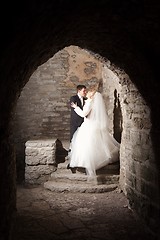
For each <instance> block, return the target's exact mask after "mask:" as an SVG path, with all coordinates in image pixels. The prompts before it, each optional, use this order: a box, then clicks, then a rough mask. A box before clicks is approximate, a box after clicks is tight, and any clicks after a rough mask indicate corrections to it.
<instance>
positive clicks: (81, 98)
mask: <svg viewBox="0 0 160 240" xmlns="http://www.w3.org/2000/svg"><path fill="white" fill-rule="evenodd" d="M78 97H79V99H80V100H81V104H82V106H83V97H81V95H80V94H78Z"/></svg>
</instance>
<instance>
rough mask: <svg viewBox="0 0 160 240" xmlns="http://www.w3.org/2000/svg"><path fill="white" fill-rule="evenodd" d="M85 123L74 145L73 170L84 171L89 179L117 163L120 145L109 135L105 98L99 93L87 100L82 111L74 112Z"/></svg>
mask: <svg viewBox="0 0 160 240" xmlns="http://www.w3.org/2000/svg"><path fill="white" fill-rule="evenodd" d="M75 111H76V112H77V114H79V115H81V116H83V117H84V122H83V123H82V125H81V126H80V127H79V128H78V129H77V131H76V132H75V133H74V135H73V138H72V141H71V146H70V148H71V152H70V167H83V168H85V169H86V173H87V174H88V175H95V174H96V170H98V169H100V168H102V167H104V166H105V165H107V164H109V163H112V162H115V161H117V160H118V155H119V146H120V145H119V143H118V142H117V141H116V140H115V139H114V138H113V137H112V136H111V135H110V133H109V131H108V121H107V113H106V109H105V104H104V100H103V97H102V95H101V94H100V93H99V92H96V93H95V95H94V97H93V99H92V100H90V99H88V100H86V103H85V105H84V108H83V110H81V109H80V108H79V107H76V108H75Z"/></svg>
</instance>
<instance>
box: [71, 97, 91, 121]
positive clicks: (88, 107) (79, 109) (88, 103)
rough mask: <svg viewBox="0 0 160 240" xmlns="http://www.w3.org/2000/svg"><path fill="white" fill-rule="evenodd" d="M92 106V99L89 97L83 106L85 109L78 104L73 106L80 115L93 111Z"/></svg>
mask: <svg viewBox="0 0 160 240" xmlns="http://www.w3.org/2000/svg"><path fill="white" fill-rule="evenodd" d="M91 106H92V100H91V99H87V100H86V103H85V105H84V107H83V110H82V109H81V108H80V107H78V106H76V105H74V106H73V105H72V107H74V111H75V112H76V113H77V114H78V115H79V116H80V117H86V116H87V115H88V114H89V112H90V111H91Z"/></svg>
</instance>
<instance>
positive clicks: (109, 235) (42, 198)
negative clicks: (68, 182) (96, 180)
mask: <svg viewBox="0 0 160 240" xmlns="http://www.w3.org/2000/svg"><path fill="white" fill-rule="evenodd" d="M13 239H14V240H42V239H43V240H51V239H63V240H64V239H77V240H80V239H105V240H106V239H109V240H116V239H117V240H118V239H123V240H132V239H134V240H135V239H136V240H141V239H145V240H151V236H150V234H149V233H147V232H146V231H145V228H144V226H143V224H142V223H141V222H140V221H139V220H138V218H137V217H136V216H135V214H133V212H132V211H131V210H130V208H129V206H128V200H127V199H126V197H125V196H124V194H123V193H120V192H119V191H118V189H116V190H114V191H111V192H106V193H71V192H61V193H55V192H51V191H49V190H46V189H44V188H43V187H42V186H18V187H17V219H16V221H15V226H14V238H13Z"/></svg>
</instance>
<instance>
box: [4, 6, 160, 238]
mask: <svg viewBox="0 0 160 240" xmlns="http://www.w3.org/2000/svg"><path fill="white" fill-rule="evenodd" d="M23 4H24V6H23V7H22V5H19V4H18V5H16V2H14V6H11V7H12V9H11V8H10V10H12V11H10V12H9V13H10V21H12V27H13V28H12V30H11V31H10V32H8V34H7V35H6V34H4V36H5V37H6V39H5V41H3V43H2V44H3V49H2V52H1V59H0V65H1V69H2V71H1V76H2V78H1V82H0V84H1V88H0V89H1V93H2V94H1V102H0V115H1V122H0V127H1V150H2V151H1V160H2V161H1V162H2V164H1V169H0V171H1V172H0V173H1V174H0V175H1V177H2V179H3V181H1V183H3V184H2V185H3V187H2V188H1V189H2V190H1V196H3V199H2V200H1V206H2V209H3V211H2V212H3V216H2V219H4V224H3V226H4V228H5V229H3V231H2V232H6V234H7V232H8V229H7V228H10V225H11V220H10V216H11V215H12V213H13V211H14V209H15V173H14V169H15V162H14V154H13V150H12V147H11V145H10V140H9V136H10V122H11V120H12V113H13V111H14V107H15V104H16V101H17V99H18V97H19V95H20V92H21V90H22V89H23V87H24V85H25V84H26V82H27V81H28V80H29V77H30V76H31V75H32V73H33V72H34V71H35V70H36V69H37V67H38V66H39V65H41V64H42V63H44V62H45V61H46V60H48V59H49V58H50V57H51V56H53V55H54V54H55V53H56V52H57V51H58V50H60V49H62V48H63V47H65V46H69V45H73V44H74V45H77V46H79V47H81V48H84V49H85V48H86V49H91V50H92V51H94V52H97V53H99V55H100V56H103V57H104V58H107V59H109V60H110V62H111V63H114V64H115V65H116V66H118V68H119V70H117V68H114V66H113V65H111V66H110V69H111V70H113V72H114V73H115V74H117V71H120V72H121V71H123V70H124V72H125V73H126V74H127V76H124V77H123V79H121V78H120V80H121V85H122V86H124V88H123V89H124V92H123V93H124V95H123V96H122V97H123V100H124V101H123V104H124V106H123V109H124V111H123V112H122V114H123V116H126V115H127V116H128V113H129V110H131V108H130V107H131V106H132V105H131V103H133V99H132V97H133V96H135V95H134V94H133V92H136V90H135V89H134V88H133V89H132V87H130V88H129V89H128V88H127V87H126V86H128V84H129V85H130V81H129V80H128V76H129V79H130V80H131V81H132V83H133V84H134V86H135V87H136V89H138V90H139V93H140V94H141V96H140V100H141V101H140V102H143V100H144V105H146V108H145V110H144V109H143V106H144V105H143V106H142V113H143V114H144V116H147V114H149V115H150V119H151V122H152V126H150V122H149V121H148V119H145V118H144V119H143V121H141V120H140V119H138V118H137V117H136V116H135V115H134V114H132V113H131V114H130V115H129V118H128V119H129V122H125V124H126V125H127V124H128V123H129V127H132V126H134V127H136V128H140V129H141V128H142V125H144V124H145V122H144V120H146V124H145V126H146V131H142V132H143V134H139V135H138V131H137V132H136V134H135V135H134V133H132V139H129V142H130V143H131V145H130V146H132V151H129V154H127V152H128V149H127V148H125V149H124V151H123V152H125V155H123V156H124V158H125V157H128V156H129V161H128V162H129V165H128V166H127V171H122V174H123V175H124V178H123V179H126V180H127V183H126V182H125V189H126V192H127V195H128V197H129V199H130V201H131V203H133V206H134V207H135V209H136V211H137V212H139V214H140V215H141V216H143V218H144V219H145V220H146V221H147V222H148V223H149V224H148V225H149V226H150V227H151V228H152V229H153V231H154V230H155V231H157V229H156V227H155V226H157V224H156V223H158V219H159V202H158V200H159V182H158V180H159V175H158V170H159V162H158V160H159V127H158V123H159V118H158V117H157V113H158V111H159V106H157V105H158V104H157V103H158V102H159V83H158V82H157V76H158V71H157V69H158V68H157V65H156V62H155V61H152V60H151V59H152V58H153V59H154V58H156V57H157V59H158V54H157V52H158V51H157V48H158V46H159V45H158V42H159V36H158V35H157V33H158V31H157V28H158V27H157V24H154V17H153V18H152V14H153V13H152V11H150V4H148V5H145V6H144V4H143V3H140V2H138V1H134V2H133V1H130V2H127V3H123V4H122V5H120V3H119V4H118V6H119V7H120V8H117V7H116V8H115V2H114V1H113V2H110V3H109V4H108V2H107V6H106V5H105V2H104V1H98V2H96V4H97V5H95V3H94V4H91V5H90V3H89V2H88V1H86V2H85V3H83V2H81V3H80V2H79V4H77V6H76V8H74V7H73V5H72V4H73V2H72V1H69V3H68V2H67V3H66V2H65V1H61V2H60V3H58V2H57V3H55V2H54V3H51V2H50V1H49V2H47V1H46V2H45V3H42V2H41V3H39V6H37V5H36V2H35V1H33V3H32V4H31V5H29V4H28V3H27V2H23ZM17 6H18V7H20V9H21V12H19V11H17ZM95 7H96V11H95ZM144 8H145V11H143V10H144ZM7 9H8V6H7ZM55 9H56V11H55ZM137 9H138V10H137ZM157 11H158V8H157V9H156V6H155V10H154V13H155V14H156V12H157ZM6 12H7V11H6ZM28 12H29V13H30V15H28ZM144 12H145V13H147V14H148V15H147V16H149V17H148V18H146V16H145V14H144ZM16 13H17V14H16ZM158 14H159V13H158ZM157 16H158V15H157ZM148 19H149V20H148ZM155 22H156V20H155ZM152 23H153V24H152ZM8 28H9V29H10V26H8ZM2 30H3V29H2ZM150 32H151V33H153V34H150ZM146 39H147V40H146ZM2 40H3V39H2ZM157 62H158V61H157ZM121 69H122V70H121ZM119 75H120V74H119ZM125 91H126V92H125ZM125 94H127V97H125ZM141 97H142V98H141ZM127 100H130V101H127ZM136 101H137V102H138V103H139V96H138V97H137V98H136ZM146 109H147V111H146ZM139 111H141V109H139ZM123 120H124V117H123ZM123 124H124V121H123ZM125 129H127V128H125ZM127 133H128V132H127ZM157 133H158V134H157ZM122 135H123V134H122ZM125 136H127V137H128V135H127V134H126V135H125ZM122 139H123V136H122ZM134 139H135V140H136V141H135V145H137V140H138V145H139V146H138V148H136V149H134V142H133V140H134ZM140 140H142V141H143V143H144V146H143V149H142V148H141V147H142V146H141V143H140ZM129 142H128V141H127V144H128V143H129ZM122 144H123V141H122ZM123 145H124V144H123ZM146 148H147V149H146ZM121 152H122V151H121ZM135 153H138V154H135ZM143 153H145V155H143ZM121 158H122V157H121ZM132 158H134V160H135V161H134V163H136V165H133V162H132V161H130V159H132ZM140 158H141V159H143V160H145V161H142V162H141V161H137V160H138V159H140ZM4 159H5V161H4ZM125 161H126V160H125V159H124V163H125ZM124 168H125V164H124ZM122 186H124V184H122ZM148 189H149V190H148ZM153 196H154V198H153ZM139 200H141V205H140V206H139V202H140V201H139ZM142 206H143V208H141V207H142ZM150 218H151V219H152V221H150Z"/></svg>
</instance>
